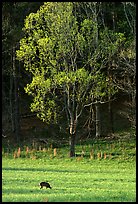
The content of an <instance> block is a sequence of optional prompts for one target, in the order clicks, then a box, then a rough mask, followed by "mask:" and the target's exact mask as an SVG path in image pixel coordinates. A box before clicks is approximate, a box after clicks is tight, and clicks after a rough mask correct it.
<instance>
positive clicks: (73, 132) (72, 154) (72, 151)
mask: <svg viewBox="0 0 138 204" xmlns="http://www.w3.org/2000/svg"><path fill="white" fill-rule="evenodd" d="M75 141H76V120H71V124H70V157H75Z"/></svg>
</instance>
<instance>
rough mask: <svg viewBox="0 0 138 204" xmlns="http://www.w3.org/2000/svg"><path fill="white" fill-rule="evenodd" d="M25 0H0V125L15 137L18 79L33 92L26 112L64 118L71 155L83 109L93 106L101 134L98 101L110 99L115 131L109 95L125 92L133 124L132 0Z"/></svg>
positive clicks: (56, 120)
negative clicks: (17, 0)
mask: <svg viewBox="0 0 138 204" xmlns="http://www.w3.org/2000/svg"><path fill="white" fill-rule="evenodd" d="M30 4H31V5H33V6H34V8H32V7H31V8H30ZM30 4H29V3H3V7H2V11H3V25H2V29H3V41H2V43H3V53H2V54H3V68H2V71H3V73H2V77H3V126H4V127H5V124H8V127H9V126H10V127H11V130H12V131H15V133H16V138H17V139H19V128H20V127H19V126H20V123H19V116H20V112H19V104H20V103H21V102H19V100H20V101H21V99H22V97H21V92H20V89H21V88H20V87H21V86H22V88H23V87H25V91H26V93H28V95H31V96H32V99H33V101H32V102H31V111H32V112H35V113H36V114H37V116H38V117H39V118H40V119H42V120H43V121H44V122H46V123H51V122H52V123H57V124H58V123H59V121H60V118H61V116H62V117H63V118H67V126H68V128H69V133H70V156H74V155H75V142H76V138H77V136H76V135H77V134H76V133H77V126H78V124H79V120H80V118H83V117H85V112H86V110H87V111H88V110H89V114H90V115H91V113H92V112H93V110H94V111H95V115H93V114H92V117H95V130H96V132H95V134H96V136H97V137H99V136H101V119H100V118H101V117H100V115H101V107H102V105H103V104H105V103H108V110H107V111H108V114H109V117H110V122H111V124H110V127H111V128H110V131H111V132H112V131H113V124H112V123H113V118H112V101H113V100H114V99H116V98H117V97H118V94H119V93H125V94H127V95H128V96H129V97H130V101H131V103H130V104H131V108H132V113H131V116H133V117H131V116H130V115H128V117H129V118H130V120H132V122H134V124H135V97H136V86H135V76H136V74H135V70H136V66H135V41H136V40H135V36H136V30H135V26H136V25H135V21H136V16H135V15H136V14H135V9H136V8H135V4H134V3H133V2H128V3H127V2H117V3H116V2H109V3H108V2H46V3H44V4H42V5H41V6H40V3H30ZM39 7H40V8H39ZM26 8H27V11H26ZM31 9H32V10H31ZM17 10H18V12H20V13H21V14H22V15H17V13H16V11H17ZM32 12H33V13H32ZM28 14H29V15H28ZM23 21H24V24H23ZM11 22H13V23H12V27H11ZM14 26H15V28H16V29H14ZM22 27H23V29H22ZM10 38H12V41H11V40H10ZM19 43H20V44H19ZM16 54H17V55H16ZM22 62H23V63H22ZM24 76H26V77H27V80H25V79H24ZM19 79H20V80H19ZM8 83H9V84H8ZM7 85H8V86H7ZM9 87H10V88H9ZM5 108H6V109H5ZM5 110H6V112H5ZM8 120H9V123H7V122H8Z"/></svg>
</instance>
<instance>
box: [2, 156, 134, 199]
mask: <svg viewBox="0 0 138 204" xmlns="http://www.w3.org/2000/svg"><path fill="white" fill-rule="evenodd" d="M2 167H3V171H2V201H3V202H46V201H48V202H75V201H80V202H106V201H107V202H113V201H116V202H124V201H125V202H127V201H135V197H136V188H135V183H136V181H135V177H136V175H135V174H136V169H135V161H134V160H131V161H123V160H121V161H119V160H90V159H82V160H77V159H76V158H74V159H69V158H68V159H59V158H53V159H36V160H32V159H30V158H28V159H27V158H18V159H8V158H3V161H2ZM41 181H49V183H50V185H51V186H52V189H45V188H44V189H40V186H39V183H40V182H41Z"/></svg>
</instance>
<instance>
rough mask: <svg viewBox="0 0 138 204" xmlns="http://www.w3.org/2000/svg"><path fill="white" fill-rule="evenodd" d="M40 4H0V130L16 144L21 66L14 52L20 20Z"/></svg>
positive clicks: (21, 24)
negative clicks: (0, 42)
mask: <svg viewBox="0 0 138 204" xmlns="http://www.w3.org/2000/svg"><path fill="white" fill-rule="evenodd" d="M41 4H42V3H39V2H38V3H28V2H3V3H2V128H3V131H4V132H5V134H6V135H7V134H9V133H11V132H14V133H15V140H16V141H17V142H19V141H20V107H21V106H20V102H21V97H20V96H21V94H20V93H21V90H22V89H23V86H24V85H23V86H22V83H24V82H23V81H21V80H20V81H19V78H21V75H20V74H21V70H22V68H21V66H20V63H19V62H18V61H17V60H16V57H15V53H16V49H17V48H18V45H19V39H20V38H21V37H22V34H23V32H22V27H23V21H24V18H25V16H26V15H28V14H29V12H32V11H35V10H37V9H38V8H39V6H40V5H41Z"/></svg>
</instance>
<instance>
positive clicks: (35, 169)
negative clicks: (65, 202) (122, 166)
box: [2, 167, 120, 174]
mask: <svg viewBox="0 0 138 204" xmlns="http://www.w3.org/2000/svg"><path fill="white" fill-rule="evenodd" d="M2 170H5V171H32V172H34V171H38V172H55V173H56V172H57V173H59V172H61V173H62V172H63V173H98V174H99V173H101V174H103V173H104V171H102V172H99V171H97V170H96V169H92V170H90V169H89V170H88V171H86V170H83V169H82V170H81V169H78V170H67V169H65V170H63V169H46V168H42V169H41V168H15V167H14V168H12V167H3V168H2ZM105 172H106V173H107V174H108V173H111V171H107V170H105ZM114 173H120V171H119V170H117V171H114Z"/></svg>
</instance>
